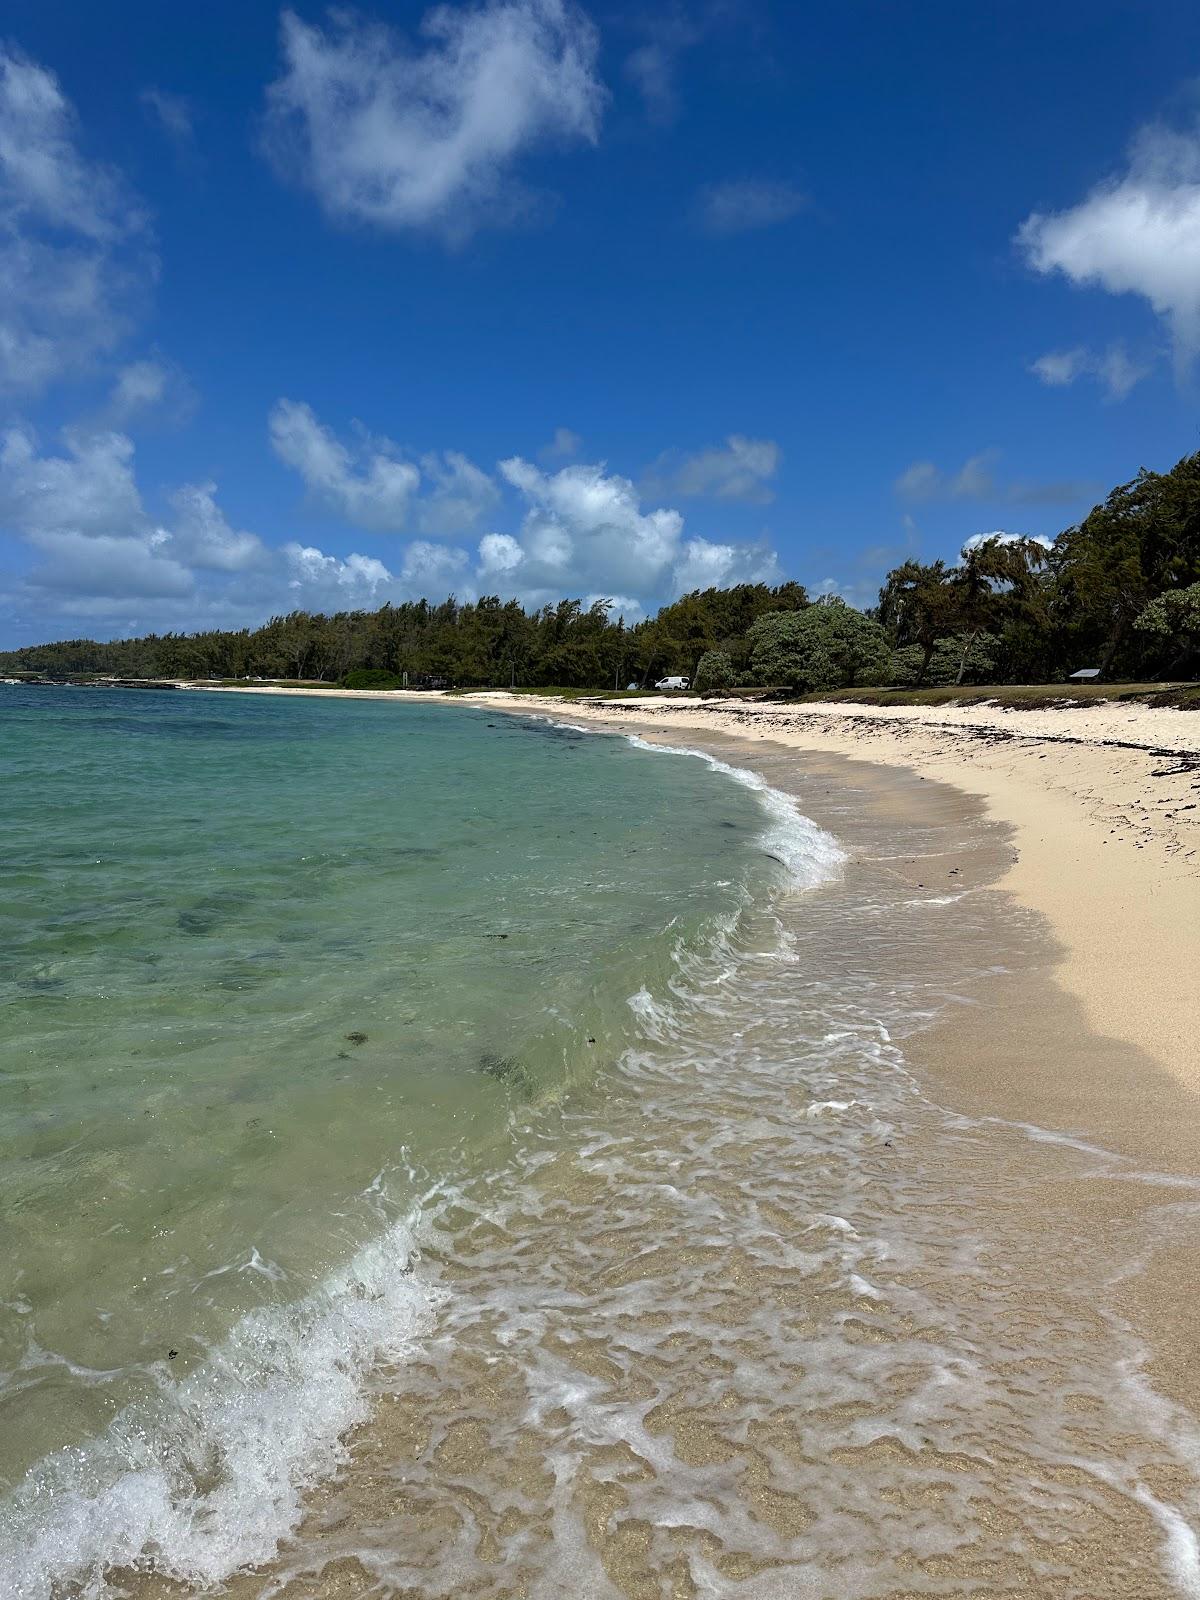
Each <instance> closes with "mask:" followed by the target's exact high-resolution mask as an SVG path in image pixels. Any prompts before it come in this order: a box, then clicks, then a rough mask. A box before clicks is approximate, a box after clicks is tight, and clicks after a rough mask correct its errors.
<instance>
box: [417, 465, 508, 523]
mask: <svg viewBox="0 0 1200 1600" xmlns="http://www.w3.org/2000/svg"><path fill="white" fill-rule="evenodd" d="M421 466H422V467H423V468H424V470H425V476H426V478H427V479H428V480H429V481H430V483H431V484H432V485H433V487H432V489H431V490H430V492H429V493H428V494H427V495H426V496H425V497H424V498H423V499H422V500H421V503H420V505H419V507H418V511H417V523H418V526H419V527H420V529H421V532H422V533H432V534H440V535H443V536H444V535H452V534H462V533H469V532H470V530H471V529H472V528H474V527H475V525H476V524H477V523H478V522H480V521H481V520H482V518H483V517H484V516H486V515H487V514H488V513H489V512H490V511H492V510H493V509H494V508H495V506H496V504H497V502H498V501H499V499H500V491H499V489H498V488H497V487H496V485H495V483H494V482H493V481H492V479H491V478H490V477H489V476H488V475H487V473H486V472H483V471H482V470H481V469H480V468H479V467H477V466H476V465H475V464H474V462H473V461H469V460H468V459H467V457H466V456H464V455H463V454H462V453H461V452H460V451H458V450H445V451H443V452H442V454H441V455H440V456H439V455H436V454H431V455H426V456H423V457H422V458H421Z"/></svg>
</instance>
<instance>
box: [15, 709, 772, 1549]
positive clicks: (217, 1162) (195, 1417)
mask: <svg viewBox="0 0 1200 1600" xmlns="http://www.w3.org/2000/svg"><path fill="white" fill-rule="evenodd" d="M0 783H2V786H3V790H2V792H3V796H4V812H3V818H4V820H3V835H2V837H3V862H4V871H3V885H2V889H0V951H2V967H0V998H2V1001H3V1007H4V1010H3V1017H4V1021H3V1032H2V1036H0V1038H2V1045H3V1064H2V1071H0V1205H2V1207H3V1215H4V1219H5V1220H4V1236H3V1280H2V1281H3V1289H2V1291H0V1297H2V1302H3V1303H2V1305H0V1490H7V1491H9V1502H8V1505H7V1506H6V1507H4V1508H3V1509H0V1537H2V1536H3V1535H4V1532H5V1530H6V1528H7V1533H8V1536H9V1537H11V1538H12V1539H14V1540H16V1541H17V1542H21V1541H24V1542H25V1543H26V1544H28V1542H29V1541H30V1540H33V1539H34V1538H35V1537H40V1535H39V1534H38V1532H37V1527H36V1523H37V1517H38V1516H39V1515H40V1514H41V1512H40V1510H39V1506H40V1503H41V1501H42V1500H44V1499H45V1498H46V1493H47V1491H52V1493H53V1496H54V1498H55V1501H56V1509H55V1522H56V1532H55V1539H56V1540H58V1541H59V1545H58V1547H57V1549H58V1556H59V1557H60V1558H61V1561H62V1565H63V1570H64V1571H66V1570H71V1569H72V1568H73V1567H75V1566H79V1567H86V1565H87V1564H88V1562H89V1560H90V1559H91V1551H92V1547H93V1546H95V1547H96V1548H97V1549H99V1548H100V1547H101V1546H102V1545H103V1547H104V1548H105V1549H106V1550H107V1551H108V1552H109V1555H110V1556H112V1555H113V1554H114V1552H115V1554H116V1555H117V1556H119V1555H120V1554H121V1548H122V1547H121V1546H120V1543H119V1541H118V1544H117V1545H116V1546H113V1544H112V1538H113V1528H114V1526H115V1525H127V1526H128V1527H129V1528H130V1530H134V1529H136V1528H137V1527H138V1526H140V1525H141V1523H142V1522H145V1521H146V1519H147V1518H149V1519H150V1520H151V1521H155V1520H156V1519H157V1520H156V1526H158V1527H159V1528H160V1529H162V1530H163V1538H164V1541H165V1542H169V1540H170V1537H172V1534H171V1530H172V1528H173V1527H174V1524H173V1522H172V1518H175V1519H176V1520H177V1521H178V1527H177V1528H175V1534H174V1536H175V1537H177V1538H178V1539H180V1540H182V1539H185V1538H186V1537H187V1536H188V1534H189V1530H191V1528H192V1524H191V1523H187V1522H186V1518H184V1516H183V1514H182V1512H180V1510H179V1507H180V1505H181V1504H182V1503H183V1502H188V1503H190V1502H191V1501H193V1500H194V1497H195V1496H196V1494H197V1493H202V1494H204V1495H207V1496H208V1497H209V1498H210V1499H212V1498H213V1497H214V1496H219V1495H220V1493H221V1492H223V1489H224V1490H227V1491H228V1493H229V1494H230V1495H233V1496H235V1497H236V1510H237V1515H242V1514H243V1513H244V1514H245V1515H249V1516H253V1515H255V1514H257V1513H261V1511H262V1507H261V1506H256V1502H255V1495H256V1494H260V1495H261V1497H264V1503H265V1502H266V1501H269V1502H270V1504H271V1506H272V1507H275V1509H276V1510H277V1509H278V1506H277V1502H278V1496H279V1493H280V1482H281V1474H282V1475H283V1476H284V1477H286V1472H287V1469H288V1466H289V1463H290V1462H292V1461H293V1460H294V1459H296V1458H299V1457H306V1458H307V1459H308V1461H309V1462H310V1463H311V1460H312V1459H313V1458H314V1452H316V1454H317V1455H318V1456H319V1454H320V1451H321V1450H326V1451H328V1450H331V1449H332V1448H333V1445H334V1442H335V1441H336V1437H337V1434H338V1432H339V1431H340V1430H342V1429H343V1428H344V1426H345V1425H346V1424H347V1423H348V1422H350V1421H353V1420H356V1418H357V1417H358V1416H359V1415H360V1403H359V1399H358V1388H359V1379H360V1377H361V1375H362V1373H363V1371H365V1370H366V1369H368V1368H369V1367H370V1366H371V1364H372V1363H373V1362H376V1361H378V1360H380V1359H395V1358H397V1357H402V1356H403V1355H405V1354H406V1353H407V1352H408V1350H409V1349H410V1348H411V1345H412V1342H413V1341H414V1340H416V1339H417V1338H419V1336H420V1333H421V1330H422V1329H423V1328H424V1327H425V1326H427V1324H428V1320H429V1317H430V1315H431V1314H432V1311H433V1309H434V1306H433V1303H432V1301H431V1300H430V1299H429V1298H428V1297H427V1296H426V1297H424V1298H423V1296H422V1292H421V1290H420V1289H419V1287H418V1286H417V1285H416V1284H415V1282H414V1279H413V1277H412V1274H411V1272H410V1266H411V1257H412V1252H413V1239H412V1231H411V1229H412V1225H413V1223H414V1222H415V1219H416V1217H417V1216H418V1214H419V1210H420V1205H421V1201H422V1199H423V1198H424V1197H427V1196H428V1195H429V1194H430V1193H432V1192H435V1191H436V1190H437V1188H438V1186H439V1185H444V1184H445V1183H447V1182H453V1181H457V1180H458V1179H460V1178H461V1177H463V1176H464V1175H466V1174H471V1173H474V1172H478V1171H480V1170H483V1169H486V1167H487V1165H488V1163H489V1162H490V1161H492V1160H495V1159H498V1158H499V1155H500V1153H501V1152H502V1150H503V1148H504V1143H505V1139H506V1136H507V1133H506V1130H507V1129H508V1127H509V1125H510V1122H511V1120H512V1118H513V1115H514V1112H515V1111H518V1110H519V1109H520V1107H522V1106H524V1105H528V1104H530V1103H533V1102H540V1101H544V1100H545V1099H546V1098H547V1097H552V1096H555V1095H559V1094H562V1093H563V1092H564V1091H565V1090H567V1089H568V1088H569V1087H570V1086H571V1085H572V1084H578V1083H585V1082H587V1081H588V1080H589V1078H590V1077H591V1076H593V1075H594V1074H595V1072H596V1071H597V1070H598V1068H599V1066H600V1065H601V1064H602V1063H604V1062H611V1061H612V1060H614V1059H615V1058H616V1057H617V1056H618V1055H619V1054H620V1052H621V1050H622V1049H623V1048H624V1047H625V1044H626V1042H627V1038H628V1034H629V1031H630V1028H631V1026H632V1023H633V1012H632V1011H631V1008H630V1006H629V1004H628V1002H629V998H630V996H631V995H632V994H635V993H636V992H638V991H641V990H646V991H647V992H649V993H654V992H655V991H656V988H661V987H662V986H663V985H665V984H666V983H667V982H668V980H669V976H670V963H671V960H672V951H673V950H674V951H677V950H678V948H679V946H680V944H681V943H682V944H683V945H685V946H686V945H687V944H689V943H692V942H695V943H697V944H702V943H703V941H704V940H705V939H706V938H709V937H711V935H712V930H713V929H714V928H716V927H719V926H720V925H722V924H723V923H727V922H728V920H729V919H730V918H731V917H733V916H735V915H736V913H737V910H738V908H739V906H740V905H742V904H744V903H745V902H746V900H747V899H748V898H749V897H751V896H753V895H754V894H755V893H756V892H757V891H758V890H760V889H762V888H764V887H766V886H767V885H768V884H769V883H770V882H771V881H773V880H774V881H778V880H779V878H780V876H781V874H782V873H783V871H784V867H783V865H782V864H781V863H786V861H787V857H788V848H789V836H788V833H787V828H788V825H789V821H790V822H791V823H793V824H794V822H795V820H796V819H795V818H794V817H789V816H788V815H786V814H784V815H781V814H778V807H777V808H776V814H775V815H774V816H772V814H771V813H770V811H769V809H767V810H764V803H763V796H762V795H761V794H757V793H755V792H754V791H753V789H751V788H748V787H746V786H745V784H739V783H736V782H732V781H730V775H729V774H728V773H723V772H720V771H714V770H712V768H711V766H708V765H705V764H703V763H701V762H699V761H685V760H667V759H663V758H662V757H661V756H655V755H650V754H647V752H646V751H645V750H644V749H639V748H637V747H636V745H635V744H634V743H631V742H629V741H627V740H624V739H622V738H620V737H597V736H596V735H594V734H584V733H581V732H579V731H577V730H572V729H570V728H566V727H561V726H554V725H551V724H548V723H545V722H539V721H533V720H529V721H526V720H524V719H518V718H512V717H502V716H498V715H490V714H488V713H486V712H482V711H476V710H472V709H469V708H466V707H448V706H443V705H437V704H434V703H431V704H429V705H423V704H414V703H405V704H385V703H379V702H348V701H343V700H339V701H326V702H322V701H321V700H319V699H315V698H309V699H287V700H283V699H272V698H268V697H261V698H260V697H249V696H245V697H243V696H235V695H217V694H200V693H196V694H191V693H135V692H132V691H102V690H89V689H80V688H76V689H68V688H63V689H46V688H36V689H35V688H26V687H6V688H0ZM332 1459H333V1458H332V1457H331V1458H330V1460H331V1461H332ZM147 1495H148V1496H149V1497H150V1499H149V1502H147V1500H146V1496H147ZM272 1497H273V1498H272ZM135 1502H136V1505H137V1511H136V1515H135ZM139 1519H140V1521H139ZM234 1520H236V1517H234ZM185 1523H186V1526H185ZM129 1538H130V1539H133V1538H134V1534H133V1532H132V1531H131V1532H130V1534H129ZM105 1540H107V1541H108V1543H107V1544H105V1543H104V1541H105ZM136 1553H137V1549H136V1543H134V1544H133V1545H131V1546H130V1548H129V1549H128V1550H127V1551H126V1554H128V1555H129V1556H130V1557H132V1556H133V1555H136Z"/></svg>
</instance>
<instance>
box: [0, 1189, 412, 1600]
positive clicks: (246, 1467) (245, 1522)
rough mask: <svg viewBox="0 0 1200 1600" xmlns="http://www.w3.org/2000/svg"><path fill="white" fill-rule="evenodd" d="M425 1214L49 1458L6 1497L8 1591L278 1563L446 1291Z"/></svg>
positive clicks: (99, 1589)
mask: <svg viewBox="0 0 1200 1600" xmlns="http://www.w3.org/2000/svg"><path fill="white" fill-rule="evenodd" d="M414 1222H415V1216H414V1217H409V1218H408V1219H407V1220H406V1221H404V1222H398V1223H395V1224H393V1225H392V1226H391V1227H390V1228H389V1229H388V1230H387V1231H386V1232H385V1233H384V1234H383V1235H382V1236H381V1237H379V1238H378V1239H375V1240H373V1241H372V1242H371V1243H370V1244H368V1245H366V1246H364V1247H363V1248H362V1249H360V1250H359V1252H358V1253H357V1254H356V1255H355V1256H354V1258H353V1259H352V1260H351V1261H350V1262H349V1263H348V1265H347V1266H345V1267H344V1268H342V1269H341V1270H340V1271H338V1272H336V1273H334V1274H332V1275H331V1276H330V1277H329V1278H328V1279H326V1281H325V1282H324V1283H323V1284H322V1286H321V1287H320V1289H319V1290H317V1291H316V1292H315V1293H313V1294H312V1295H310V1296H309V1297H308V1298H306V1299H304V1300H302V1301H300V1302H298V1303H297V1304H294V1305H290V1306H267V1307H260V1308H258V1309H257V1310H255V1311H252V1312H250V1313H248V1314H247V1315H245V1316H244V1317H243V1318H242V1319H241V1320H240V1321H239V1322H238V1323H237V1324H236V1325H235V1327H234V1328H233V1329H232V1330H231V1332H230V1334H229V1335H228V1337H227V1338H226V1339H225V1340H224V1341H222V1343H221V1344H220V1345H219V1346H218V1347H216V1348H215V1349H214V1350H213V1351H212V1352H211V1354H210V1356H209V1358H208V1360H207V1361H206V1362H205V1363H204V1364H203V1365H202V1366H201V1367H199V1368H198V1369H197V1371H195V1372H194V1373H192V1374H190V1375H189V1376H187V1377H185V1378H184V1379H183V1380H182V1381H181V1382H178V1383H176V1382H173V1381H171V1379H170V1377H169V1376H168V1374H167V1373H166V1372H165V1371H164V1372H163V1374H162V1375H161V1377H160V1380H159V1390H158V1395H157V1398H156V1400H155V1402H154V1403H152V1404H149V1405H141V1404H139V1405H136V1406H130V1407H129V1408H127V1409H126V1410H125V1411H124V1412H122V1413H121V1414H120V1415H119V1416H118V1417H116V1418H115V1420H114V1421H113V1423H112V1425H111V1426H110V1428H109V1429H108V1431H107V1432H106V1433H105V1434H104V1435H102V1436H101V1437H99V1438H97V1439H95V1440H93V1441H92V1442H91V1443H89V1444H87V1445H84V1446H82V1447H79V1448H74V1449H64V1450H60V1451H58V1452H56V1453H55V1454H54V1455H51V1456H49V1457H47V1458H46V1459H45V1460H44V1461H43V1462H41V1463H40V1465H39V1466H38V1467H37V1468H35V1469H34V1471H33V1472H32V1473H31V1474H30V1476H29V1477H28V1478H27V1479H26V1480H25V1482H24V1483H23V1484H22V1485H21V1487H20V1489H18V1490H17V1491H16V1492H15V1493H14V1494H13V1495H12V1496H10V1497H9V1499H8V1500H7V1502H5V1503H4V1504H3V1505H2V1506H0V1577H2V1583H0V1587H2V1589H3V1593H4V1594H5V1595H7V1596H12V1597H13V1600H50V1597H51V1596H52V1595H53V1594H55V1593H57V1592H58V1586H59V1585H61V1584H62V1583H63V1582H64V1581H69V1582H72V1583H74V1584H75V1585H77V1586H78V1591H79V1593H81V1594H82V1595H84V1596H87V1597H93V1596H96V1597H98V1596H101V1595H103V1594H105V1593H107V1592H108V1591H107V1589H106V1574H108V1573H109V1572H111V1571H112V1570H114V1569H120V1568H135V1569H138V1570H152V1571H154V1572H156V1573H159V1574H162V1575H164V1576H168V1577H171V1578H174V1579H176V1580H178V1581H180V1582H184V1583H190V1584H197V1585H208V1584H212V1583H215V1582H217V1581H219V1580H220V1579H221V1578H224V1577H227V1576H228V1575H229V1574H230V1573H232V1572H235V1571H236V1570H237V1569H238V1568H240V1567H244V1566H248V1565H251V1564H254V1563H258V1562H262V1561H266V1560H267V1559H269V1558H270V1557H271V1556H272V1555H273V1554H274V1552H275V1549H276V1546H277V1544H278V1542H279V1540H280V1539H281V1538H282V1537H284V1536H285V1535H286V1534H287V1533H289V1532H290V1531H291V1530H292V1529H293V1528H294V1527H295V1526H296V1524H297V1523H298V1522H299V1520H300V1512H301V1500H302V1496H303V1493H304V1491H305V1490H306V1489H307V1488H309V1487H310V1486H311V1485H312V1484H313V1483H315V1482H317V1481H318V1480H319V1479H321V1478H324V1477H327V1476H328V1475H329V1474H330V1473H332V1472H333V1471H334V1470H335V1468H336V1467H337V1466H338V1465H339V1463H340V1461H341V1460H342V1459H343V1456H344V1446H343V1444H342V1442H341V1441H342V1436H343V1435H344V1434H345V1432H346V1431H347V1429H349V1428H351V1427H353V1426H354V1425H355V1424H356V1423H359V1422H361V1421H362V1420H363V1419H364V1418H365V1417H366V1415H367V1413H368V1409H369V1407H368V1401H367V1396H366V1390H365V1385H364V1379H365V1377H366V1374H367V1372H368V1371H369V1370H370V1369H371V1368H372V1367H373V1366H376V1365H378V1364H380V1363H382V1362H387V1361H402V1360H405V1359H407V1358H408V1357H409V1356H410V1355H411V1354H412V1352H413V1350H414V1347H415V1345H416V1343H417V1341H418V1340H419V1339H420V1338H421V1337H422V1336H423V1335H424V1334H425V1333H426V1332H427V1331H428V1329H429V1328H430V1326H431V1324H432V1320H433V1316H434V1313H435V1311H436V1308H437V1306H438V1304H439V1301H440V1300H441V1298H442V1295H441V1292H440V1291H438V1290H437V1289H435V1288H433V1287H432V1286H431V1285H429V1284H428V1283H425V1282H423V1281H422V1279H421V1278H420V1277H419V1275H418V1274H417V1273H416V1271H415V1270H414V1265H415V1261H416V1257H417V1252H416V1248H415V1245H414V1240H413V1231H412V1230H413V1224H414Z"/></svg>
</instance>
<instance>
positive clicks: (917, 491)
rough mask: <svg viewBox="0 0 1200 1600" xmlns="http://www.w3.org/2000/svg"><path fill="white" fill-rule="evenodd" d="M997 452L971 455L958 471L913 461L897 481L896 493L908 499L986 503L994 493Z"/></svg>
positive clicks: (926, 462) (989, 451)
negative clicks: (993, 467)
mask: <svg viewBox="0 0 1200 1600" xmlns="http://www.w3.org/2000/svg"><path fill="white" fill-rule="evenodd" d="M995 459H996V452H995V451H994V450H981V451H980V453H979V454H978V455H975V456H969V457H968V458H967V460H966V461H964V462H963V464H962V466H961V467H959V469H958V471H957V472H943V471H942V469H941V468H940V467H937V466H935V465H934V463H933V462H932V461H914V462H913V464H912V466H910V467H907V468H906V469H905V470H904V471H903V472H902V473H901V474H900V476H899V477H898V478H897V479H896V482H895V485H894V487H895V490H896V493H897V494H898V495H901V496H903V498H904V499H906V500H985V499H987V498H988V496H989V495H991V494H993V493H995V489H996V483H995V479H994V477H993V475H992V464H993V462H994V461H995Z"/></svg>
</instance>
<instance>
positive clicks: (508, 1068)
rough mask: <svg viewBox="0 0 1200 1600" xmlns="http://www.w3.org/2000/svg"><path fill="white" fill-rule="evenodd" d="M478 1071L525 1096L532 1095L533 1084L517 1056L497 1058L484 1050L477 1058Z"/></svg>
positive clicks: (527, 1070)
mask: <svg viewBox="0 0 1200 1600" xmlns="http://www.w3.org/2000/svg"><path fill="white" fill-rule="evenodd" d="M479 1070H480V1072H486V1073H487V1075H488V1077H489V1078H495V1079H496V1080H497V1082H499V1083H507V1084H511V1085H512V1086H513V1088H516V1089H520V1090H521V1091H522V1092H523V1093H525V1094H532V1093H533V1088H534V1084H533V1079H532V1078H531V1077H530V1074H529V1068H528V1067H527V1066H526V1065H525V1063H524V1062H523V1061H521V1060H520V1059H519V1058H518V1057H517V1056H498V1055H495V1054H493V1052H492V1051H490V1050H485V1051H484V1053H483V1054H482V1055H481V1056H480V1058H479Z"/></svg>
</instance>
